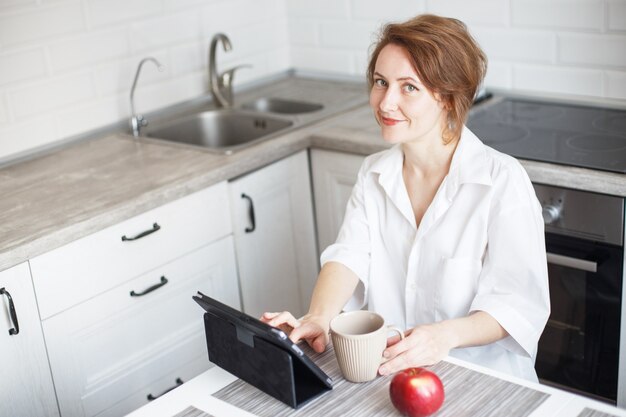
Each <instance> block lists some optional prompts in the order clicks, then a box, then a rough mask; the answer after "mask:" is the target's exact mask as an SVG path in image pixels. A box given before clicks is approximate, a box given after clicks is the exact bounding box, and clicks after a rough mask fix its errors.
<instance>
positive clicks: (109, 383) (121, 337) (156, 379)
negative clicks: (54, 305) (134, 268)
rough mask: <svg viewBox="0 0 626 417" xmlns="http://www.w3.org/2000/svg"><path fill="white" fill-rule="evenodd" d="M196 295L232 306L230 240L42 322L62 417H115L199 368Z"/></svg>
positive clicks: (202, 366)
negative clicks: (193, 298)
mask: <svg viewBox="0 0 626 417" xmlns="http://www.w3.org/2000/svg"><path fill="white" fill-rule="evenodd" d="M162 277H164V278H165V279H166V280H167V281H166V283H165V284H163V285H161V284H162V282H163V281H162V280H163V278H162ZM156 284H159V285H161V286H160V287H157V288H156V289H154V290H152V291H149V292H148V293H146V294H145V295H142V296H132V295H131V294H132V293H133V292H134V293H135V294H138V293H139V294H140V293H143V292H144V291H146V289H149V288H151V287H153V286H154V285H156ZM196 291H202V292H203V293H205V294H207V295H209V296H211V297H214V298H216V299H218V300H220V301H222V302H224V303H225V304H228V305H231V306H233V307H234V308H240V303H239V288H238V284H237V271H236V265H235V254H234V247H233V241H232V236H228V237H226V238H223V239H221V240H219V241H217V242H215V243H212V244H209V245H206V246H204V247H202V248H200V249H197V250H195V251H193V252H191V253H189V254H186V255H184V256H182V257H180V258H178V259H175V260H174V261H172V262H170V263H168V264H166V265H163V266H160V267H158V268H156V269H154V270H152V271H149V272H147V273H145V274H143V275H141V276H140V277H138V278H135V279H133V280H131V281H129V282H127V283H124V284H122V285H120V286H118V287H115V288H113V289H111V290H109V291H106V292H104V293H103V294H100V295H98V296H97V297H94V298H92V299H90V300H88V301H85V302H83V303H81V304H79V305H77V306H75V307H73V308H71V309H69V310H67V311H64V312H62V313H60V314H57V315H55V316H53V317H51V318H49V319H47V320H45V321H44V322H43V330H44V333H45V337H46V342H47V345H48V352H49V356H50V365H51V367H52V373H53V375H54V380H55V386H56V390H57V396H58V400H59V407H60V409H61V414H62V416H63V417H68V416H96V415H97V416H104V415H123V414H125V413H128V412H130V411H132V410H133V409H135V408H137V407H139V406H141V405H143V404H145V403H147V402H148V401H149V397H150V398H154V397H158V396H159V395H160V394H162V393H163V392H165V391H167V390H168V389H169V388H171V387H175V386H176V385H177V384H178V382H177V381H178V380H180V381H183V382H184V381H188V380H189V379H191V378H192V377H194V376H196V375H198V374H200V373H202V372H204V371H205V370H207V369H208V368H209V367H210V365H211V364H210V363H209V360H208V354H207V350H206V339H205V333H204V323H203V313H204V310H202V308H201V307H200V306H198V305H197V304H196V303H195V302H194V301H193V300H192V298H191V297H192V295H194V294H195V293H196Z"/></svg>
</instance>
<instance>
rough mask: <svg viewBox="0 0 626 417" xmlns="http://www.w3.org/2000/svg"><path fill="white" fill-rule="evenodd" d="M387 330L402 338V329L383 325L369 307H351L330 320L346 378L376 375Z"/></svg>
mask: <svg viewBox="0 0 626 417" xmlns="http://www.w3.org/2000/svg"><path fill="white" fill-rule="evenodd" d="M390 331H394V332H397V333H398V335H399V336H400V339H404V333H403V332H402V330H400V329H398V328H397V327H393V326H391V325H389V326H386V325H385V319H383V317H382V316H381V315H380V314H376V313H374V312H372V311H364V310H359V311H350V312H347V313H341V314H339V315H338V316H337V317H335V318H334V319H332V320H331V322H330V337H331V340H332V342H333V348H334V349H335V355H336V357H337V362H338V363H339V369H341V373H342V374H343V376H344V378H345V379H347V380H348V381H351V382H367V381H371V380H373V379H374V378H376V374H377V373H378V367H379V366H380V364H381V363H382V362H384V361H383V357H382V355H383V351H384V350H385V347H387V334H388V333H389V332H390Z"/></svg>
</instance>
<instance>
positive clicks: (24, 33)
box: [0, 0, 291, 161]
mask: <svg viewBox="0 0 626 417" xmlns="http://www.w3.org/2000/svg"><path fill="white" fill-rule="evenodd" d="M285 1H286V0H0V161H2V160H7V159H10V158H11V157H15V156H17V155H18V154H20V153H23V152H28V151H32V150H33V148H36V147H39V146H44V145H50V144H52V143H54V142H56V141H59V140H62V139H65V138H67V137H71V136H73V135H78V134H83V133H85V132H88V131H91V130H93V129H96V128H98V127H101V126H106V125H109V124H112V123H116V122H119V121H124V120H127V119H128V117H129V107H130V106H129V92H130V86H131V84H132V80H133V76H134V74H135V70H136V68H137V64H138V62H139V61H140V60H141V59H142V58H143V57H146V56H154V57H156V58H157V59H158V60H159V61H161V62H162V63H163V64H164V65H165V66H166V70H165V71H164V72H158V71H157V70H156V68H155V67H154V66H152V65H146V67H145V68H144V69H143V71H142V75H141V79H140V81H139V86H138V89H137V92H136V96H135V98H136V106H137V109H138V110H139V111H142V112H147V111H150V110H155V109H159V108H163V107H165V106H168V105H171V104H174V103H177V102H181V101H186V100H190V99H193V98H197V97H199V96H201V95H203V94H206V93H207V90H208V88H207V86H208V80H207V78H208V77H207V57H208V47H209V42H210V39H211V37H212V36H213V35H214V34H215V33H217V32H220V31H222V32H225V33H226V34H227V35H229V37H230V39H231V41H232V44H233V50H232V51H231V52H229V53H225V52H224V51H223V50H222V49H221V48H220V49H219V50H218V55H219V61H218V67H219V68H221V69H222V70H223V69H226V68H228V67H229V66H231V65H238V64H244V63H246V64H252V65H253V68H251V69H245V70H242V71H241V72H239V73H238V74H237V76H236V79H235V83H236V84H238V83H242V82H245V81H250V80H253V79H257V78H260V77H263V76H267V75H269V74H273V73H277V72H281V71H284V70H286V69H288V68H289V67H290V66H291V65H290V58H289V53H290V49H289V38H288V28H287V7H286V5H285Z"/></svg>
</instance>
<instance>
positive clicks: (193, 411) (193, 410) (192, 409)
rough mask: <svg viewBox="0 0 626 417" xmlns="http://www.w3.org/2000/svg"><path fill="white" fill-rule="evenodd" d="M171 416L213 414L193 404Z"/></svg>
mask: <svg viewBox="0 0 626 417" xmlns="http://www.w3.org/2000/svg"><path fill="white" fill-rule="evenodd" d="M172 417H214V416H213V414H208V413H206V412H204V411H202V410H198V409H197V408H196V407H194V406H193V405H190V406H189V407H187V408H185V409H184V410H183V411H181V412H180V413H177V414H175V415H173V416H172Z"/></svg>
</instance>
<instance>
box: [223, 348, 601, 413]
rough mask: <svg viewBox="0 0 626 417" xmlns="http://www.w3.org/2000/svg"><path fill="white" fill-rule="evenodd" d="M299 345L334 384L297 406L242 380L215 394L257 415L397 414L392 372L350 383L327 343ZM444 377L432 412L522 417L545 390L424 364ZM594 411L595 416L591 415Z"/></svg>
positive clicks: (544, 396)
mask: <svg viewBox="0 0 626 417" xmlns="http://www.w3.org/2000/svg"><path fill="white" fill-rule="evenodd" d="M301 347H302V348H303V350H304V349H305V348H306V353H307V354H308V355H309V356H310V357H311V358H312V359H313V360H314V361H315V363H316V364H317V365H318V366H319V367H320V368H322V370H323V371H324V372H326V373H327V374H328V375H329V376H330V377H331V378H332V379H333V390H332V391H329V392H327V393H325V394H322V395H321V396H320V397H318V398H316V399H314V400H313V401H311V402H310V403H308V404H306V405H305V406H303V407H301V408H300V409H298V410H294V409H293V408H291V407H289V406H287V405H285V404H283V403H282V402H280V401H278V400H276V399H274V398H273V397H270V396H269V395H267V394H265V393H264V392H262V391H260V390H258V389H256V388H255V387H253V386H252V385H249V384H247V383H246V382H243V381H241V380H237V381H235V382H233V383H231V384H229V385H227V386H226V387H224V388H222V389H221V390H219V391H218V392H216V393H215V394H213V395H214V396H215V397H216V398H218V399H220V400H223V401H226V402H228V403H230V404H232V405H234V406H235V407H238V408H241V409H243V410H246V411H248V412H250V413H252V414H255V415H257V416H260V417H279V416H280V417H285V416H294V415H297V416H299V417H300V416H301V417H306V416H311V417H319V416H325V417H330V416H358V417H362V416H399V415H400V413H398V412H397V411H396V410H395V408H394V407H393V405H392V404H391V400H390V399H389V383H390V382H391V378H392V377H391V376H386V377H378V378H376V379H375V380H373V381H371V382H367V383H363V384H354V383H351V382H348V381H346V380H345V379H343V377H342V376H341V372H340V371H339V366H338V365H337V361H336V360H335V355H334V353H333V350H332V347H330V346H329V348H328V349H327V350H326V351H325V352H324V353H322V354H317V353H315V352H313V350H311V349H310V348H308V346H301ZM429 369H430V370H431V371H434V372H435V373H436V374H437V375H438V376H439V378H440V379H441V381H442V382H443V385H444V389H445V394H446V399H445V401H444V403H443V406H442V407H441V409H440V410H439V411H438V412H437V413H435V414H434V415H433V416H437V417H501V416H507V417H526V416H528V415H530V414H531V413H532V412H533V410H535V409H536V408H537V407H538V406H539V405H540V404H541V403H543V402H544V401H545V400H546V399H547V398H548V397H549V394H546V393H544V392H540V391H536V390H533V389H531V388H527V387H524V386H521V385H517V384H514V383H512V382H508V381H504V380H501V379H499V378H496V377H493V376H490V375H485V374H481V373H479V372H476V371H472V370H470V369H467V368H463V367H461V366H457V365H453V364H451V363H448V362H440V363H439V364H437V365H435V366H432V367H429ZM594 417H595V416H594Z"/></svg>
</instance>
